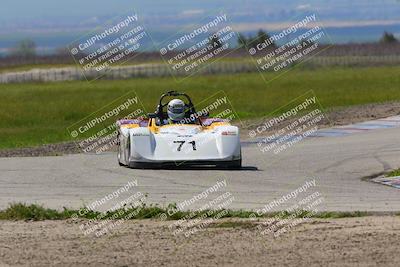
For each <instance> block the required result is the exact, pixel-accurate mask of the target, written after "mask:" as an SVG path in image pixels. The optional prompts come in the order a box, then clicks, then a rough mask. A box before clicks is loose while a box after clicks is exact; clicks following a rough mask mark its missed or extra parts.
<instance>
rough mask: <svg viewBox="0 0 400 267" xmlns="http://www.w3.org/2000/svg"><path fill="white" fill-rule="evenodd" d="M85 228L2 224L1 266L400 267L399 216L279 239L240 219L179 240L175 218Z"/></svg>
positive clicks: (311, 224) (338, 222) (321, 226)
mask: <svg viewBox="0 0 400 267" xmlns="http://www.w3.org/2000/svg"><path fill="white" fill-rule="evenodd" d="M221 222H224V223H223V224H220V223H221ZM81 223H82V221H80V222H76V221H72V220H68V221H41V222H21V221H19V222H12V221H0V265H1V266H4V265H6V266H7V265H10V266H15V265H30V266H50V265H51V266H54V265H63V266H103V265H112V266H128V265H129V266H131V265H149V266H160V265H164V266H172V265H173V266H188V265H189V266H216V265H222V266H228V265H229V266H282V265H284V266H328V265H329V266H398V262H400V254H399V253H398V251H399V249H400V243H399V242H398V240H399V239H400V217H399V216H381V217H377V216H372V217H361V218H344V219H312V220H310V221H308V222H306V223H303V224H301V225H297V226H295V227H293V228H292V229H290V230H289V231H288V232H287V233H284V234H282V235H280V236H279V237H273V235H272V234H267V235H261V234H260V230H259V229H258V228H257V225H259V224H260V222H257V221H249V220H247V221H243V220H239V219H229V220H222V221H219V224H218V225H213V226H211V227H210V226H209V227H208V228H205V229H202V230H200V231H199V232H197V233H194V234H193V235H191V236H189V237H184V236H182V235H178V236H174V235H173V234H172V233H171V230H170V229H169V227H168V226H169V225H170V224H171V222H170V221H154V220H137V221H128V222H124V223H123V224H122V225H119V226H117V227H116V228H114V229H113V230H112V231H111V232H110V233H109V234H107V235H105V236H103V237H95V236H93V235H91V236H86V237H85V236H84V235H83V233H82V232H81V230H80V228H79V226H80V224H81ZM221 226H223V227H221Z"/></svg>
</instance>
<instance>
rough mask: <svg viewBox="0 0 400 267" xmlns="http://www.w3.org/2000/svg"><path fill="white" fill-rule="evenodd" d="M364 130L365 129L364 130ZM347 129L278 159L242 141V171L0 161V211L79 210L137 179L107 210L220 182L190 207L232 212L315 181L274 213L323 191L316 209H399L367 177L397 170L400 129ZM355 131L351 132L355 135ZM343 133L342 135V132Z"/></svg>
mask: <svg viewBox="0 0 400 267" xmlns="http://www.w3.org/2000/svg"><path fill="white" fill-rule="evenodd" d="M361 128H362V127H361ZM372 128H373V130H368V131H366V130H359V131H357V129H356V130H354V127H348V129H350V130H349V131H350V132H349V134H334V135H332V136H330V133H332V132H335V131H329V130H325V132H326V133H327V134H326V135H321V136H319V137H309V138H306V139H305V140H303V141H301V142H299V143H297V144H296V145H294V146H293V147H290V149H287V150H286V151H284V152H282V153H280V154H278V155H274V154H273V153H262V152H261V151H260V150H259V148H258V147H257V145H256V144H254V143H251V142H243V156H244V162H243V165H244V167H243V169H242V170H237V171H233V170H232V171H229V170H213V169H187V170H134V169H128V168H124V167H120V166H118V164H117V162H116V154H115V153H112V152H108V153H104V154H101V155H94V154H76V155H65V156H54V157H25V158H0V171H1V172H0V208H5V207H6V206H8V204H9V203H12V202H25V203H37V204H43V205H44V206H46V207H50V208H62V207H70V208H80V207H82V206H83V205H85V204H90V203H92V202H93V201H95V200H99V199H102V198H104V197H105V196H106V195H108V194H110V193H112V192H114V191H116V190H118V189H119V188H121V187H123V186H124V185H126V184H127V183H128V182H129V181H137V186H136V187H134V188H131V189H130V190H129V192H127V193H124V194H122V195H120V196H118V198H114V199H113V200H110V201H108V202H107V203H105V204H104V205H103V206H101V207H100V208H99V209H106V208H109V207H110V206H111V205H113V204H115V203H118V202H120V201H121V200H122V199H123V198H126V197H128V196H129V195H131V194H132V193H134V192H138V191H140V192H142V193H143V194H146V195H147V202H149V203H158V204H161V205H166V204H168V203H182V202H183V201H185V200H190V199H193V197H194V196H197V195H198V194H199V193H201V192H203V191H205V190H207V188H209V187H210V186H213V185H215V184H216V182H217V181H222V180H225V181H226V187H222V188H220V189H219V191H218V192H214V193H212V194H210V195H209V196H208V197H207V198H203V199H201V200H197V201H195V202H194V203H193V204H191V205H188V206H186V207H185V208H189V209H195V208H197V207H200V206H202V205H203V204H204V203H207V202H208V201H209V200H210V199H212V198H215V197H217V196H219V195H220V194H221V193H223V192H230V195H231V196H233V197H234V200H233V202H232V203H231V204H230V205H229V206H227V207H229V208H234V209H238V208H240V209H257V208H262V207H264V206H265V205H266V204H268V203H272V201H274V200H276V199H280V198H282V197H283V196H285V195H287V194H289V193H290V192H292V191H293V190H296V189H297V188H299V187H301V186H302V185H303V184H304V183H305V182H307V181H311V180H313V179H315V181H316V186H315V187H310V188H308V189H307V191H305V192H302V193H301V194H299V195H298V196H297V198H292V199H291V200H288V201H287V202H284V203H282V204H281V205H278V206H276V207H275V209H281V208H283V207H287V206H288V205H292V204H293V203H295V202H296V201H298V200H300V198H301V197H303V196H307V195H309V194H310V193H312V192H316V191H317V192H318V193H319V194H320V196H322V197H323V201H322V203H320V204H319V206H318V209H319V210H333V211H354V210H363V211H399V210H400V191H399V189H396V188H392V187H389V186H384V185H380V184H376V183H372V182H370V181H368V179H365V177H367V176H371V175H374V174H377V173H380V172H384V171H388V170H390V169H394V168H398V167H400V146H399V141H400V128H399V127H393V128H387V129H382V128H385V127H378V128H379V129H375V128H377V127H372ZM351 131H352V132H351ZM339 132H342V133H343V132H345V130H341V131H339Z"/></svg>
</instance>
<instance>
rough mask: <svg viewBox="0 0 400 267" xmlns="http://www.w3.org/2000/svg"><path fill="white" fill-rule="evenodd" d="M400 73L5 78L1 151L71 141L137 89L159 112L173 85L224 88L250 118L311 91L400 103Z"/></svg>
mask: <svg viewBox="0 0 400 267" xmlns="http://www.w3.org/2000/svg"><path fill="white" fill-rule="evenodd" d="M399 72H400V67H381V68H357V69H352V68H326V69H324V68H321V69H318V70H302V69H294V70H291V71H289V72H288V73H285V74H284V75H282V76H281V77H279V78H278V79H276V80H274V81H272V82H269V83H265V82H264V80H263V79H262V78H261V76H260V74H258V73H251V74H236V75H210V76H198V77H191V78H188V79H185V80H184V81H182V82H176V81H175V79H173V78H140V79H131V80H115V81H112V80H110V81H94V82H86V81H74V82H59V83H26V84H1V85H0V149H1V148H15V147H27V146H35V145H40V144H44V143H56V142H61V141H69V140H71V139H70V136H69V135H68V132H67V127H68V126H70V125H72V124H74V123H76V122H77V121H79V120H80V119H82V118H84V117H86V116H87V115H89V114H91V113H92V112H94V111H96V110H98V109H99V108H102V107H103V106H105V105H106V104H109V103H110V102H111V101H113V100H114V99H116V98H118V97H120V96H122V95H123V94H125V93H127V92H129V91H131V90H135V91H136V92H137V94H138V96H139V98H140V100H141V101H142V102H143V104H144V106H145V108H146V109H147V111H148V112H153V111H154V109H155V105H156V104H157V101H158V98H159V96H160V94H161V93H163V92H165V91H167V90H172V89H175V90H179V91H185V92H187V93H188V94H189V95H190V96H192V98H193V100H194V102H195V103H198V102H200V101H201V100H203V99H205V98H207V97H208V96H210V95H211V94H213V93H214V92H217V91H219V90H223V91H225V92H226V94H227V95H228V97H229V99H230V101H231V102H232V105H233V108H234V109H235V110H236V112H237V113H238V115H239V117H240V118H241V119H247V118H256V117H261V116H264V115H267V114H269V113H271V111H273V110H275V109H277V108H278V107H281V106H283V105H285V104H287V103H288V102H289V101H290V100H292V99H294V98H296V97H298V96H300V95H301V94H303V93H305V92H307V91H309V90H314V92H315V94H316V95H317V97H318V99H319V101H320V102H321V104H322V105H323V106H324V107H325V108H332V107H338V106H350V105H358V104H366V103H377V102H386V101H393V100H394V101H400V90H399V89H400V88H399V87H400V76H399V75H398V73H399ZM272 75H273V76H276V75H275V74H272ZM271 77H272V76H271ZM271 77H270V78H271ZM267 78H268V77H267Z"/></svg>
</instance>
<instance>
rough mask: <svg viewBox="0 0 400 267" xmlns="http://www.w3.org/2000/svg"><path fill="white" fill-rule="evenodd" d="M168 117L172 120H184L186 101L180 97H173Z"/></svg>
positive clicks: (169, 104) (169, 105)
mask: <svg viewBox="0 0 400 267" xmlns="http://www.w3.org/2000/svg"><path fill="white" fill-rule="evenodd" d="M167 113H168V118H169V119H170V120H172V121H174V122H175V121H178V120H182V119H183V118H184V117H185V103H184V102H183V101H182V100H180V99H173V100H171V101H169V103H168V109H167Z"/></svg>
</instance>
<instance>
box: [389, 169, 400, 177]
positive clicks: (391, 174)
mask: <svg viewBox="0 0 400 267" xmlns="http://www.w3.org/2000/svg"><path fill="white" fill-rule="evenodd" d="M386 176H388V177H393V176H400V169H398V170H394V171H391V172H389V173H388V174H386Z"/></svg>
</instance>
